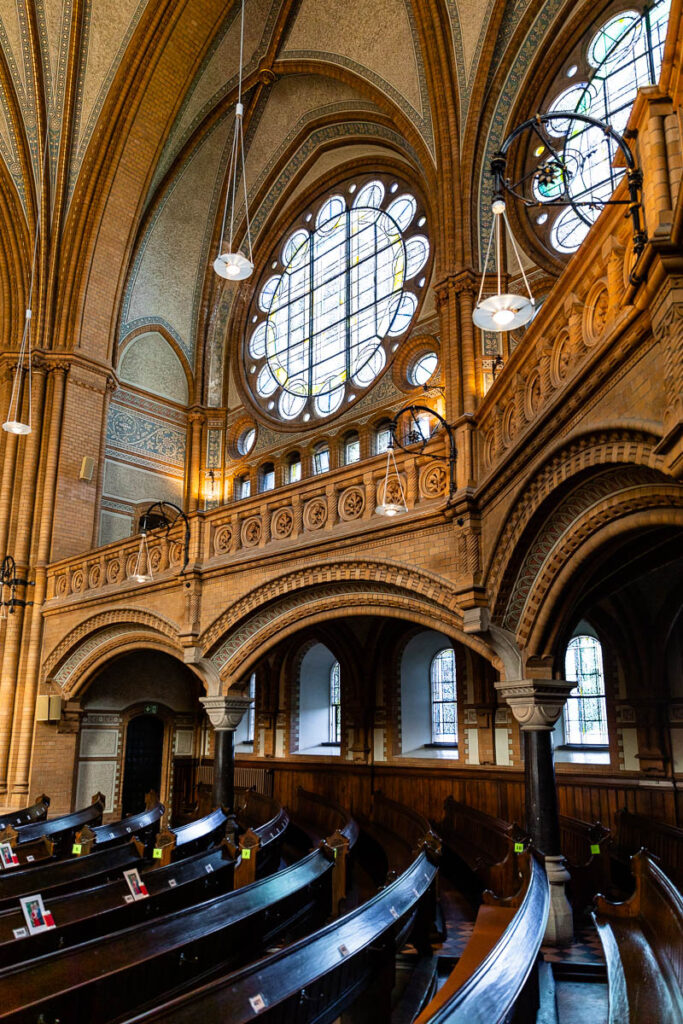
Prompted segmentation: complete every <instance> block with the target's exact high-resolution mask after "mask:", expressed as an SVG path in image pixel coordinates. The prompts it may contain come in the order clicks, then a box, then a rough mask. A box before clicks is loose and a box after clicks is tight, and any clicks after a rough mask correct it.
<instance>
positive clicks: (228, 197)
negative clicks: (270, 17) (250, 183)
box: [213, 0, 254, 281]
mask: <svg viewBox="0 0 683 1024" xmlns="http://www.w3.org/2000/svg"><path fill="white" fill-rule="evenodd" d="M243 57H244V0H242V13H241V20H240V62H239V77H238V86H237V104H236V106H235V128H234V133H233V137H232V150H231V153H230V164H229V167H228V183H227V186H226V190H225V209H224V210H223V225H222V227H221V239H220V244H219V248H218V252H219V255H218V256H217V257H216V259H215V260H214V262H213V269H214V270H215V271H216V273H217V274H218V276H219V277H224V278H225V279H226V280H228V281H244V280H245V279H246V278H247V277H250V276H251V274H252V273H253V270H254V257H253V254H252V251H251V225H250V222H249V198H248V196H247V179H246V174H245V169H244V164H245V161H244V132H243V124H242V122H243V119H244V104H243V103H242V62H243ZM240 173H241V175H242V186H243V190H244V215H245V218H246V243H247V253H246V255H245V253H243V252H241V251H240V250H239V249H238V250H233V234H234V226H235V203H236V200H237V178H238V176H239V174H240ZM228 211H229V222H228ZM228 223H229V231H228V244H227V248H226V249H225V251H223V246H224V242H225V227H226V224H228Z"/></svg>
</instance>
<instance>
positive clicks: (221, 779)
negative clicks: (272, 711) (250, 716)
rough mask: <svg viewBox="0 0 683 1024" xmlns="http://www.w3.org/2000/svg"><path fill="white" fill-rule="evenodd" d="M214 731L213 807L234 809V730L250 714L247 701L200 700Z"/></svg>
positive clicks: (232, 699) (225, 699) (206, 698)
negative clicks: (247, 713)
mask: <svg viewBox="0 0 683 1024" xmlns="http://www.w3.org/2000/svg"><path fill="white" fill-rule="evenodd" d="M199 699H200V700H201V702H202V704H203V705H204V709H205V710H206V713H207V715H208V716H209V721H210V722H211V725H212V726H213V728H214V733H215V735H214V744H213V749H214V757H213V803H214V806H216V807H224V808H225V810H226V811H231V810H232V809H233V804H234V802H235V742H234V741H235V729H236V728H237V726H238V725H239V724H240V722H241V721H242V718H243V716H244V715H245V714H246V712H247V711H248V710H249V707H250V706H251V701H250V700H249V698H248V697H200V698H199Z"/></svg>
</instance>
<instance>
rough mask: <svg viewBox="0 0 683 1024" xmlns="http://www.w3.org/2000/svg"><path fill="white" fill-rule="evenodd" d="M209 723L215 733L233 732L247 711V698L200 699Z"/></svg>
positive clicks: (248, 702) (249, 702)
mask: <svg viewBox="0 0 683 1024" xmlns="http://www.w3.org/2000/svg"><path fill="white" fill-rule="evenodd" d="M199 699H200V701H201V703H202V704H203V705H204V710H205V711H206V713H207V715H208V716H209V721H210V722H211V725H212V726H213V728H214V729H215V730H216V731H219V730H221V729H227V730H228V732H234V731H235V729H236V728H237V726H238V725H239V724H240V722H241V721H242V719H243V717H244V715H245V714H246V713H247V711H248V710H249V707H250V705H251V701H250V700H249V698H248V697H200V698H199Z"/></svg>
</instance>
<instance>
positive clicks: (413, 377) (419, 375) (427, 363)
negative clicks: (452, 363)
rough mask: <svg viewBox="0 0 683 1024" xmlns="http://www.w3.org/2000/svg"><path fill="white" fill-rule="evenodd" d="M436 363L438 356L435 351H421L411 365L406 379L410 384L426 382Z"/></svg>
mask: <svg viewBox="0 0 683 1024" xmlns="http://www.w3.org/2000/svg"><path fill="white" fill-rule="evenodd" d="M438 363H439V357H438V356H437V354H436V352H423V353H422V355H421V356H418V357H417V359H416V360H415V362H414V363H413V365H412V366H411V368H410V372H409V374H408V380H409V381H410V383H411V384H415V385H422V384H426V383H427V381H428V380H429V378H430V377H431V376H432V374H433V373H434V371H435V370H436V367H437V366H438Z"/></svg>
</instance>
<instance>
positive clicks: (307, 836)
mask: <svg viewBox="0 0 683 1024" xmlns="http://www.w3.org/2000/svg"><path fill="white" fill-rule="evenodd" d="M290 817H291V820H292V828H291V829H290V833H291V832H292V831H294V830H296V829H298V830H299V832H300V833H301V836H300V837H299V838H300V840H301V841H302V842H303V844H304V847H305V848H310V846H314V847H315V846H317V845H318V844H319V843H320V841H321V840H322V839H323V838H324V837H325V836H331V835H333V834H334V832H337V831H338V832H341V833H342V834H343V835H345V836H346V838H347V839H348V841H349V846H350V847H351V848H353V846H355V844H356V840H357V839H358V824H357V823H356V821H355V820H354V818H352V817H351V816H350V815H349V814H348V812H347V811H346V810H344V808H343V807H342V806H341V805H340V804H338V803H336V802H335V801H334V800H330V799H328V797H323V796H320V794H318V793H311V792H309V791H308V790H306V789H303V788H302V787H301V786H299V787H298V788H297V791H296V809H295V810H294V811H293V812H292V814H291V816H290ZM296 838H297V837H295V839H296Z"/></svg>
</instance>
